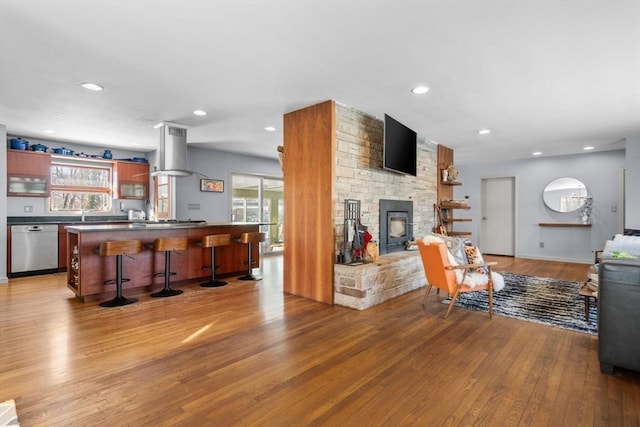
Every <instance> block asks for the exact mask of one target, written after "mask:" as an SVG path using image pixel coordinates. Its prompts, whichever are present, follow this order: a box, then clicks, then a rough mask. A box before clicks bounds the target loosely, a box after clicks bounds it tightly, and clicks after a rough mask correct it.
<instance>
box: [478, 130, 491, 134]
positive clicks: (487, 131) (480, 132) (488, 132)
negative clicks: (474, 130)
mask: <svg viewBox="0 0 640 427" xmlns="http://www.w3.org/2000/svg"><path fill="white" fill-rule="evenodd" d="M490 133H491V129H480V130H479V131H478V135H488V134H490Z"/></svg>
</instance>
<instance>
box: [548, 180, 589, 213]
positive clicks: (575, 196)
mask: <svg viewBox="0 0 640 427" xmlns="http://www.w3.org/2000/svg"><path fill="white" fill-rule="evenodd" d="M587 197H589V192H588V191H587V187H586V186H585V185H584V184H583V183H582V182H581V181H579V180H577V179H575V178H569V177H562V178H556V179H554V180H553V181H551V182H550V183H548V184H547V186H546V187H544V191H543V192H542V199H543V200H544V204H545V205H547V207H548V208H549V209H552V210H554V211H556V212H575V211H577V210H578V209H580V208H581V207H582V206H584V204H585V203H586V201H587Z"/></svg>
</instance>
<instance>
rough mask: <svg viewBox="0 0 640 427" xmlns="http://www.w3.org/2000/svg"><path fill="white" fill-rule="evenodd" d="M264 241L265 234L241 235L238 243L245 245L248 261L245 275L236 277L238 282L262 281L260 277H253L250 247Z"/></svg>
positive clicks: (251, 233) (255, 232)
mask: <svg viewBox="0 0 640 427" xmlns="http://www.w3.org/2000/svg"><path fill="white" fill-rule="evenodd" d="M265 240H266V234H265V233H260V232H257V231H254V232H250V233H242V234H241V235H240V238H239V239H238V241H239V242H240V243H244V244H246V245H247V248H248V251H249V259H248V262H247V274H245V275H244V276H241V277H238V280H262V277H259V276H254V275H253V261H252V259H251V252H252V246H253V245H254V244H259V243H261V242H264V241H265Z"/></svg>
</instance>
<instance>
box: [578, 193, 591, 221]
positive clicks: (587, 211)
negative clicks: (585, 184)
mask: <svg viewBox="0 0 640 427" xmlns="http://www.w3.org/2000/svg"><path fill="white" fill-rule="evenodd" d="M592 206H593V197H587V198H585V201H584V204H583V205H582V207H581V208H579V209H578V212H579V213H580V219H581V220H582V223H583V224H589V219H590V218H591V209H592Z"/></svg>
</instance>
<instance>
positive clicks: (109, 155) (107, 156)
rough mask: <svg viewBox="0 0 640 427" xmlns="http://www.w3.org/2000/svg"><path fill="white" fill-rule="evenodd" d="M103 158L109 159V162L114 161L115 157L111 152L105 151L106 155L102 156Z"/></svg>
mask: <svg viewBox="0 0 640 427" xmlns="http://www.w3.org/2000/svg"><path fill="white" fill-rule="evenodd" d="M102 157H103V158H105V159H107V160H111V159H113V155H112V154H111V150H104V154H103V155H102Z"/></svg>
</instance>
